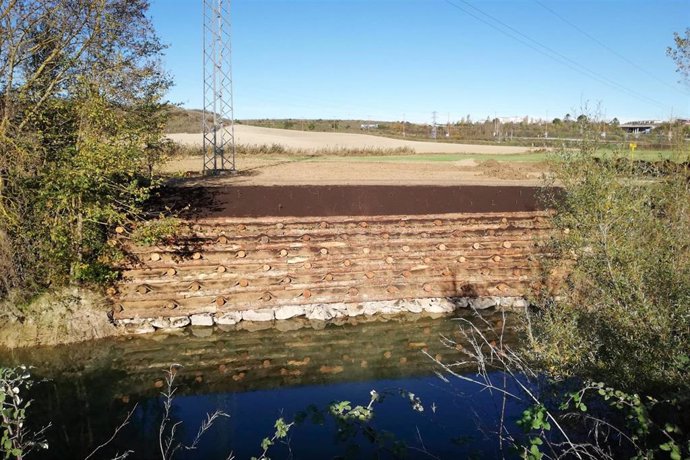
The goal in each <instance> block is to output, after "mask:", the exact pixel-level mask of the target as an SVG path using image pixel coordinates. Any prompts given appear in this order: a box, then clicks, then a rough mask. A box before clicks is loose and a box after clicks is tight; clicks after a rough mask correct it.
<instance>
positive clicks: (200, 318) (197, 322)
mask: <svg viewBox="0 0 690 460" xmlns="http://www.w3.org/2000/svg"><path fill="white" fill-rule="evenodd" d="M189 319H190V320H191V323H192V326H213V316H211V314H210V313H201V314H198V315H192V316H190V317H189Z"/></svg>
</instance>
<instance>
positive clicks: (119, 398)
mask: <svg viewBox="0 0 690 460" xmlns="http://www.w3.org/2000/svg"><path fill="white" fill-rule="evenodd" d="M470 317H471V316H470V315H468V318H470ZM485 318H486V319H487V320H488V324H494V325H496V324H497V323H498V322H499V321H501V315H500V314H486V315H485ZM358 321H359V324H357V325H350V324H345V325H341V326H335V325H327V326H326V327H323V326H324V325H323V324H314V325H315V326H317V327H319V329H314V328H312V327H310V324H309V323H308V322H307V321H304V320H303V321H294V322H291V323H289V324H291V326H290V327H293V328H295V330H286V329H290V327H286V326H287V324H282V327H281V328H282V329H283V331H277V330H276V329H268V330H262V331H255V332H250V331H246V330H236V331H229V332H226V333H223V332H219V331H216V333H214V334H211V335H207V334H203V335H206V336H198V332H197V335H195V332H194V331H191V330H190V331H183V332H180V333H178V334H174V335H169V336H162V335H151V336H143V337H134V338H124V339H107V340H102V341H97V342H92V343H87V344H81V345H72V346H64V347H55V348H54V349H46V350H25V351H20V352H17V353H15V355H14V356H13V358H12V360H13V361H15V362H24V363H27V364H32V365H34V366H36V368H35V369H34V372H35V374H36V375H37V376H46V377H48V378H49V379H51V380H50V381H49V382H46V383H44V384H41V385H37V387H36V394H35V395H34V399H35V401H36V402H35V403H34V408H33V409H34V410H33V414H32V417H34V418H33V419H32V423H33V424H35V425H36V426H40V425H41V424H45V423H47V422H48V421H51V422H52V423H53V425H54V426H53V428H52V429H51V432H50V433H49V441H51V449H50V450H49V451H48V453H47V454H46V453H42V454H41V456H40V458H51V457H50V455H52V456H53V457H52V458H83V457H84V456H86V455H87V454H88V453H89V452H90V449H92V448H93V446H94V445H97V444H100V443H101V442H103V441H104V440H106V439H107V438H108V437H109V436H110V434H112V432H113V430H114V429H115V427H116V426H117V425H118V424H119V423H120V422H121V421H122V420H124V418H125V417H126V416H127V412H128V411H129V410H130V409H131V407H132V406H133V405H134V404H135V403H138V404H139V407H138V408H137V410H136V412H135V414H134V416H133V418H132V420H131V423H130V425H129V426H128V427H126V428H125V429H124V430H123V431H122V433H121V434H120V436H119V437H118V438H119V439H118V442H117V443H114V444H113V446H112V448H111V450H109V451H108V452H106V453H104V455H106V454H110V453H113V454H114V453H115V450H116V447H117V446H118V445H119V446H121V449H120V450H123V449H124V448H131V449H134V450H135V451H136V452H137V458H139V456H142V457H143V458H146V457H147V456H148V455H151V456H155V452H156V450H155V449H154V450H151V449H152V440H157V430H158V427H159V425H160V420H161V417H162V415H161V414H162V403H161V401H160V400H159V398H158V397H157V396H159V394H160V391H161V389H162V385H163V377H164V375H163V370H165V369H167V368H168V367H169V365H170V364H171V363H173V362H179V363H181V364H183V365H184V369H183V371H182V372H181V373H180V375H179V376H178V378H177V381H176V384H177V385H178V394H179V395H180V396H182V395H203V394H209V393H216V394H229V393H242V392H246V391H253V390H270V389H277V388H285V387H295V386H304V385H323V384H337V383H343V382H357V381H369V380H382V379H398V378H405V377H413V376H422V375H430V374H431V373H432V371H433V362H432V360H430V359H429V357H428V356H426V355H425V354H424V353H423V351H425V352H427V353H428V354H429V355H430V356H432V357H435V358H437V359H440V360H442V361H444V362H451V361H456V360H457V359H456V358H457V353H458V351H457V350H452V349H449V348H447V347H445V346H444V345H443V344H442V343H441V340H440V337H441V336H446V337H453V338H455V339H457V341H458V343H462V338H461V337H460V335H459V334H458V332H459V328H458V324H457V322H456V321H452V320H450V319H448V318H444V319H433V318H430V317H420V316H410V315H408V316H400V317H397V318H389V319H388V320H387V321H386V318H379V319H378V320H371V322H362V320H361V319H359V320H358ZM478 326H479V327H484V326H485V325H480V324H478ZM513 339H514V338H513ZM173 417H174V418H175V420H176V421H180V420H182V419H183V418H184V417H183V415H182V414H180V413H179V408H178V407H176V408H175V409H174V412H173ZM192 425H194V424H192ZM196 428H197V427H196V426H191V425H190V427H187V428H185V429H186V430H196ZM123 440H126V442H123ZM153 445H154V446H153V447H155V446H156V445H157V442H153ZM111 451H112V452H111ZM46 455H47V456H46Z"/></svg>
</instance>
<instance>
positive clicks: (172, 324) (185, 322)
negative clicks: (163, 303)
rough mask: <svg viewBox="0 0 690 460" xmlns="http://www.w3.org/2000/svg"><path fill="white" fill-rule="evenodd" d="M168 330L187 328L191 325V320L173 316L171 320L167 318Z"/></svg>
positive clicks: (186, 317)
mask: <svg viewBox="0 0 690 460" xmlns="http://www.w3.org/2000/svg"><path fill="white" fill-rule="evenodd" d="M168 322H169V325H168V327H169V328H172V329H179V328H182V327H187V326H189V325H190V324H191V322H192V320H190V319H189V317H188V316H173V317H171V318H168Z"/></svg>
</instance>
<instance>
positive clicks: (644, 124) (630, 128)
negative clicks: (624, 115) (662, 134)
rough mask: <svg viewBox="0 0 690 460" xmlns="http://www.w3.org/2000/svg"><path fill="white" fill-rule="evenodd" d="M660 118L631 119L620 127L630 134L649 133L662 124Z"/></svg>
mask: <svg viewBox="0 0 690 460" xmlns="http://www.w3.org/2000/svg"><path fill="white" fill-rule="evenodd" d="M661 123H662V122H661V121H659V120H639V121H629V122H627V123H624V124H622V125H620V128H621V129H622V130H623V131H625V132H626V133H630V134H649V133H651V132H652V130H653V129H654V128H656V127H658V126H659V125H661Z"/></svg>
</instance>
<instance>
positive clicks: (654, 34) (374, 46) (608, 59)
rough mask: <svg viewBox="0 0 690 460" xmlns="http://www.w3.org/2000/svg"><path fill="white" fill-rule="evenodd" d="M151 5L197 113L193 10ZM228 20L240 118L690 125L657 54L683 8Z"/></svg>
mask: <svg viewBox="0 0 690 460" xmlns="http://www.w3.org/2000/svg"><path fill="white" fill-rule="evenodd" d="M151 3H152V5H151V16H152V18H153V23H154V26H155V27H156V29H157V31H158V33H159V34H160V36H161V38H162V40H163V41H164V42H165V43H167V44H168V45H169V48H168V50H167V52H166V57H165V61H164V65H165V67H166V69H167V70H168V71H169V72H170V73H171V75H172V76H173V78H174V80H175V87H174V88H173V89H172V90H171V92H170V94H169V98H170V100H171V101H173V102H176V103H181V104H182V105H183V106H185V107H188V108H201V106H202V68H201V47H202V20H201V12H202V11H201V9H202V1H201V0H151ZM473 7H474V8H473ZM549 10H552V11H553V12H555V13H556V14H557V15H558V16H556V15H554V14H553V13H552V12H551V11H549ZM232 15H233V17H232V27H233V29H232V49H233V78H234V96H235V98H234V99H235V104H234V105H235V117H236V118H239V119H248V118H354V119H376V120H400V119H402V118H403V114H404V116H405V118H406V119H407V120H411V121H418V122H428V121H430V120H431V113H432V111H437V112H438V117H439V121H445V120H446V118H447V117H448V116H450V119H451V120H458V119H460V118H461V117H465V116H467V115H470V116H471V117H472V119H473V120H478V119H484V118H486V117H487V116H489V117H492V118H493V117H494V116H499V117H501V116H503V117H508V116H525V115H527V116H530V117H538V118H545V119H546V118H548V119H552V118H554V117H563V115H564V114H565V113H571V114H577V113H579V112H580V107H582V106H583V105H584V104H588V105H589V106H590V107H596V106H597V105H599V106H600V108H601V109H600V111H601V113H602V115H604V116H605V117H607V118H613V117H618V118H619V119H621V120H630V119H667V118H669V117H670V116H676V117H685V118H690V88H688V87H687V86H683V85H681V84H679V83H678V79H679V76H678V74H677V73H676V72H675V66H674V64H673V62H672V60H671V59H670V58H668V57H667V56H666V54H665V51H666V47H667V46H669V45H671V44H672V41H673V32H674V31H678V32H680V31H683V30H685V28H686V27H690V0H675V1H665V0H646V1H636V0H600V1H584V0H583V1H581V0H568V1H566V0H560V1H554V0H512V1H490V0H481V1H480V0H398V1H393V0H234V1H233V2H232ZM473 15H474V16H476V17H473ZM477 18H481V19H483V20H484V21H485V22H482V21H481V20H479V19H477ZM561 18H563V19H565V20H566V21H567V22H564V21H563V20H562V19H561ZM486 22H488V23H489V24H493V26H494V27H491V26H490V25H488V24H486ZM572 25H575V26H576V27H577V28H575V27H573V26H572ZM497 29H500V30H502V31H504V32H500V31H499V30H497ZM578 29H579V30H578ZM583 32H584V33H583ZM506 34H508V35H512V36H513V37H515V38H511V37H510V36H507V35H506ZM588 35H589V36H588ZM590 37H593V38H594V39H596V40H597V41H598V42H599V43H597V42H596V41H594V40H592V39H591V38H590ZM602 44H603V45H604V46H602ZM612 50H613V51H612ZM549 56H551V57H549ZM621 56H622V57H621ZM628 61H631V62H633V63H634V65H633V64H631V63H630V62H628Z"/></svg>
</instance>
